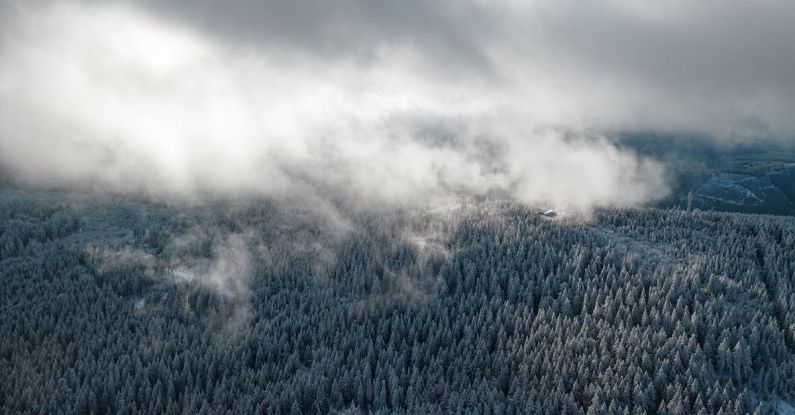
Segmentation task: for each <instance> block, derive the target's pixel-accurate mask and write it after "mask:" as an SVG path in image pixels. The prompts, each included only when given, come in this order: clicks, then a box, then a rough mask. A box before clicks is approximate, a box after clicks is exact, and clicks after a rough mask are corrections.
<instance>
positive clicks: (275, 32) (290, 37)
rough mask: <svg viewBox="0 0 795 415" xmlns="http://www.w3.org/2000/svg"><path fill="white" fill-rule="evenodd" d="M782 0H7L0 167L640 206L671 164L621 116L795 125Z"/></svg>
mask: <svg viewBox="0 0 795 415" xmlns="http://www.w3.org/2000/svg"><path fill="white" fill-rule="evenodd" d="M793 11H795V6H793V5H791V2H784V1H781V2H778V1H772V0H771V1H763V2H761V3H757V4H755V5H754V6H753V7H752V6H750V5H745V4H744V3H742V2H739V1H736V2H735V1H729V2H721V3H720V4H718V3H717V2H710V1H708V2H684V1H665V2H655V3H651V2H650V3H645V2H629V1H618V0H616V1H610V2H606V3H599V4H596V3H591V2H574V1H568V0H564V1H556V2H546V1H537V2H529V3H526V2H520V3H512V2H499V3H492V2H489V3H485V2H477V1H474V2H463V3H462V2H422V1H416V2H398V3H394V2H383V3H381V2H358V1H343V2H334V4H332V3H324V2H306V1H298V2H267V1H266V2H261V1H243V0H235V1H232V2H224V3H223V4H222V3H217V2H199V3H196V2H181V1H174V0H171V1H163V2H146V1H143V2H128V3H116V4H113V5H108V4H103V3H93V2H86V3H80V2H49V3H36V4H29V3H27V2H18V3H14V2H10V3H6V4H4V5H2V6H0V23H2V29H0V31H2V36H1V37H0V62H2V64H0V119H2V126H0V167H2V169H3V170H5V171H6V172H7V173H10V174H12V175H13V176H14V177H16V178H19V179H22V180H25V181H28V182H32V183H36V184H52V185H67V186H71V185H90V186H97V187H99V188H106V189H111V190H115V191H124V192H144V193H148V194H152V195H161V196H179V197H197V196H217V195H220V196H240V195H259V196H275V197H290V196H301V195H306V194H312V195H313V196H317V195H320V196H322V197H329V196H335V197H336V196H340V195H342V196H351V197H356V198H359V199H361V200H366V201H368V202H379V203H380V202H387V203H394V202H400V203H413V204H426V203H431V202H436V201H442V200H446V199H447V198H450V197H456V196H458V195H460V194H474V195H500V196H510V197H514V198H516V199H518V200H521V201H525V202H528V203H536V204H548V205H556V206H559V205H561V206H566V207H571V208H577V209H588V208H592V207H594V206H604V205H634V204H641V203H644V202H647V201H650V200H653V199H655V198H657V197H660V196H662V195H663V194H664V192H665V183H664V172H663V170H662V168H661V166H659V165H658V164H656V163H654V162H653V161H651V160H645V159H641V158H638V157H637V156H635V155H634V154H632V153H631V152H628V151H625V150H622V149H620V148H617V147H616V146H615V145H614V144H612V143H611V142H610V140H609V139H608V138H607V137H609V134H610V133H611V132H614V131H619V130H632V129H656V130H690V131H699V132H705V133H708V134H714V135H718V136H732V137H745V138H744V139H753V138H755V137H759V136H776V137H791V136H792V134H793V132H795V121H793V120H792V117H790V116H789V115H790V114H791V113H792V110H793V109H795V108H792V107H793V106H795V104H793V102H792V100H791V97H793V96H795V53H793V52H795V50H793V45H792V42H790V41H789V40H791V39H793V38H795V33H794V32H795V29H793V28H792V25H791V24H789V22H791V21H792V20H793V17H795V14H793ZM738 27H749V28H752V29H753V30H750V29H749V30H738ZM749 137H750V138H749Z"/></svg>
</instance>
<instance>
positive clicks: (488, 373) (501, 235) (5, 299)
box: [0, 192, 795, 414]
mask: <svg viewBox="0 0 795 415" xmlns="http://www.w3.org/2000/svg"><path fill="white" fill-rule="evenodd" d="M337 208H339V210H335V209H332V208H329V209H328V210H325V211H323V213H318V212H321V211H322V210H323V209H320V208H318V209H314V210H312V209H306V208H296V207H295V206H289V205H285V204H280V203H276V202H260V203H256V204H254V203H242V204H238V205H234V206H226V205H213V204H208V205H202V206H195V207H191V208H184V207H183V208H175V207H171V206H166V205H159V204H156V203H153V202H142V201H135V200H131V199H116V200H108V201H94V202H85V201H82V202H81V201H74V200H72V201H69V199H65V198H58V197H50V196H48V195H42V194H27V193H11V192H5V195H4V196H3V197H2V198H0V218H1V220H0V282H1V284H0V333H2V336H1V337H0V373H2V374H3V375H2V377H3V380H2V382H0V408H2V410H0V412H5V413H74V414H109V413H119V414H128V413H150V414H151V413H185V414H197V413H199V414H205V413H229V414H233V413H234V414H237V413H267V414H281V413H330V412H331V413H334V412H337V413H501V414H502V413H505V414H511V413H512V414H534V413H537V414H545V413H571V414H578V413H585V414H600V413H632V414H634V413H658V414H669V413H670V414H711V413H723V414H730V413H738V414H739V413H769V412H771V411H775V410H776V408H777V407H778V406H779V405H781V404H782V402H787V401H788V402H793V401H795V287H793V284H794V283H795V274H794V272H795V264H794V263H793V262H795V255H793V253H794V252H795V219H793V218H791V217H772V216H754V215H742V214H729V213H714V212H686V211H681V210H659V209H606V210H600V211H597V212H595V213H594V216H593V217H592V218H590V219H589V220H580V219H572V218H567V217H566V216H563V217H558V218H554V219H550V218H546V217H541V216H539V215H537V214H536V211H535V210H533V209H530V208H526V207H522V206H518V205H515V204H512V203H497V202H489V203H480V204H474V205H469V206H463V207H461V206H459V207H456V208H452V209H451V210H437V211H430V210H399V209H388V210H382V211H368V212H362V211H358V210H356V209H351V208H344V207H337Z"/></svg>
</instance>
